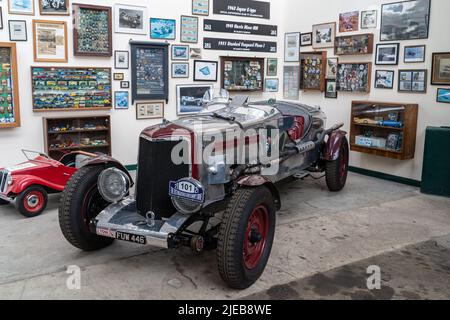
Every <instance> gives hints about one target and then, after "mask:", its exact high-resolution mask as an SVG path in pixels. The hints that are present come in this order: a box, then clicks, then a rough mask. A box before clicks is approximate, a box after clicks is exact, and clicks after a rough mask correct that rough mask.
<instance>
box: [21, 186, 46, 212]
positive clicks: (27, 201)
mask: <svg viewBox="0 0 450 320" xmlns="http://www.w3.org/2000/svg"><path fill="white" fill-rule="evenodd" d="M44 205H45V197H44V195H43V194H42V193H41V192H39V191H31V192H30V193H28V194H26V195H25V197H24V199H23V206H24V208H25V209H26V210H27V211H28V212H30V213H37V212H39V211H41V210H42V208H43V207H44Z"/></svg>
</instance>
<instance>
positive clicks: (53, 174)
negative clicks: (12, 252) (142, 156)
mask: <svg viewBox="0 0 450 320" xmlns="http://www.w3.org/2000/svg"><path fill="white" fill-rule="evenodd" d="M22 152H23V154H24V155H25V157H26V158H27V159H28V161H27V162H24V163H21V164H19V165H16V166H13V167H9V168H0V205H5V204H8V203H11V202H13V201H16V207H17V209H18V210H19V212H20V213H21V214H22V215H24V216H25V217H27V218H32V217H36V216H38V215H40V214H41V213H42V212H43V211H44V210H45V208H46V207H47V200H48V199H47V195H48V194H53V193H60V192H62V191H63V190H64V187H65V185H66V183H67V181H68V180H69V179H70V178H71V177H72V175H73V174H74V173H75V172H76V171H77V169H78V168H79V167H80V166H82V165H83V164H84V163H85V162H86V160H87V159H91V158H92V157H97V155H95V154H90V153H86V152H81V151H77V152H72V153H68V154H66V155H64V156H63V157H62V158H61V159H60V160H59V161H56V160H53V159H50V158H49V157H48V156H47V155H45V154H42V153H39V152H34V151H28V150H22Z"/></svg>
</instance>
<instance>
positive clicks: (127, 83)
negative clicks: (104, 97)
mask: <svg viewBox="0 0 450 320" xmlns="http://www.w3.org/2000/svg"><path fill="white" fill-rule="evenodd" d="M120 89H130V81H121V82H120Z"/></svg>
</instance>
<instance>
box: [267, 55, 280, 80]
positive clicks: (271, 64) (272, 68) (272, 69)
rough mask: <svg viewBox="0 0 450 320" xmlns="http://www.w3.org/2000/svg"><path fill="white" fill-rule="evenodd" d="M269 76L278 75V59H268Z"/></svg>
mask: <svg viewBox="0 0 450 320" xmlns="http://www.w3.org/2000/svg"><path fill="white" fill-rule="evenodd" d="M266 68H267V76H268V77H276V76H277V75H278V59H277V58H267V67H266Z"/></svg>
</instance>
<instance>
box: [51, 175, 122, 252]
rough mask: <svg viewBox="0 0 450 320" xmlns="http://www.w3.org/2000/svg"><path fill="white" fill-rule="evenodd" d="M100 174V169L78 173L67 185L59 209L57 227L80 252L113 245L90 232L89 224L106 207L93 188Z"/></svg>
mask: <svg viewBox="0 0 450 320" xmlns="http://www.w3.org/2000/svg"><path fill="white" fill-rule="evenodd" d="M103 170H104V167H103V166H95V167H84V168H81V169H79V170H78V171H77V172H76V173H75V174H74V175H73V176H72V178H71V179H70V180H69V182H68V183H67V185H66V188H65V190H64V192H63V195H62V197H61V202H60V205H59V225H60V227H61V231H62V233H63V234H64V237H65V238H66V239H67V241H69V242H70V243H71V244H72V245H73V246H74V247H76V248H79V249H81V250H83V251H94V250H99V249H103V248H105V247H107V246H109V245H110V244H112V243H113V241H114V239H111V238H106V237H101V236H98V235H96V234H94V233H92V232H91V231H90V223H91V220H92V219H94V218H95V217H96V216H97V215H98V214H99V213H100V212H101V211H102V210H103V209H105V208H106V207H107V206H108V205H109V203H108V202H107V201H105V200H104V199H103V198H102V196H101V195H100V192H99V191H98V188H97V179H98V176H99V175H100V173H101V172H102V171H103Z"/></svg>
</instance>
